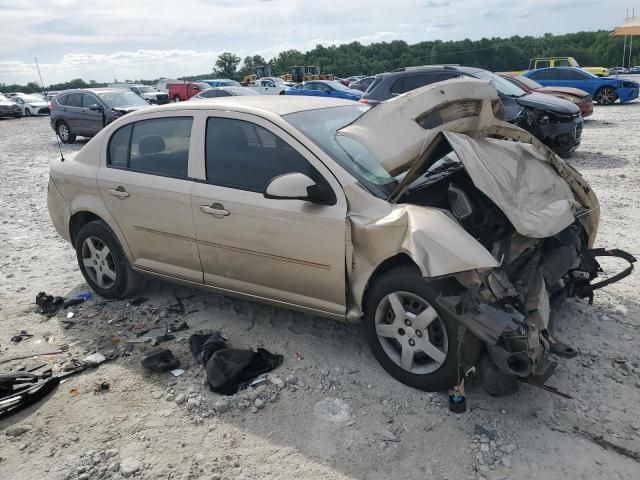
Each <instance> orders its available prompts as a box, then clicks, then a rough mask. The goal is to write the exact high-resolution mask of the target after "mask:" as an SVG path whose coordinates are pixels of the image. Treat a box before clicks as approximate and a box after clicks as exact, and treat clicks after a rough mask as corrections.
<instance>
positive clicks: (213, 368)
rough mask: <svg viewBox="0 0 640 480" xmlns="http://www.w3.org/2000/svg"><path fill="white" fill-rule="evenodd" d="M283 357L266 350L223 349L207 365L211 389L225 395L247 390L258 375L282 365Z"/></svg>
mask: <svg viewBox="0 0 640 480" xmlns="http://www.w3.org/2000/svg"><path fill="white" fill-rule="evenodd" d="M282 360H283V359H282V355H276V354H273V353H271V352H269V351H267V350H265V349H264V348H258V351H257V352H254V351H253V350H241V349H238V348H223V349H221V350H218V351H216V352H214V353H213V355H212V356H211V358H210V359H209V361H208V362H207V364H206V367H205V370H206V372H207V382H208V383H209V388H210V389H211V390H212V391H214V392H217V393H221V394H223V395H233V394H234V393H236V392H237V391H238V390H241V389H243V388H246V387H247V385H248V383H249V382H250V381H251V380H253V379H254V378H256V377H257V376H258V375H261V374H263V373H267V372H270V371H271V370H273V369H275V368H277V367H279V366H280V365H281V364H282Z"/></svg>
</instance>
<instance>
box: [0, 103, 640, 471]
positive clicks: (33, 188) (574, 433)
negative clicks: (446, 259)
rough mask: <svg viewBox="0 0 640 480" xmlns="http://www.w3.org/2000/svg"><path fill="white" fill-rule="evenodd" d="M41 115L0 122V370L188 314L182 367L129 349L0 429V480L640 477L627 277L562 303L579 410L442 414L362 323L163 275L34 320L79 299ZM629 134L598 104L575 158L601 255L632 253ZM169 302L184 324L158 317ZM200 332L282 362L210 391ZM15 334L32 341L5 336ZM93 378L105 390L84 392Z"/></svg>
mask: <svg viewBox="0 0 640 480" xmlns="http://www.w3.org/2000/svg"><path fill="white" fill-rule="evenodd" d="M48 122H49V121H48V119H47V118H24V119H20V120H13V119H11V120H0V222H1V228H0V245H1V247H0V322H2V329H1V331H0V362H1V361H2V359H4V358H8V357H10V356H14V355H20V354H32V353H43V352H47V351H52V350H57V349H58V348H59V347H60V346H61V345H67V346H68V352H66V353H63V354H59V355H54V356H49V357H42V356H41V357H40V359H44V360H45V361H48V362H50V363H51V365H52V366H53V367H54V368H56V369H57V368H62V367H64V365H66V364H68V363H69V361H70V360H71V359H73V358H82V357H84V356H85V355H86V354H90V353H93V352H95V351H97V350H100V351H102V352H107V351H109V350H111V349H116V350H118V351H122V350H123V346H124V344H125V341H126V340H131V339H136V335H135V333H134V331H135V329H136V328H140V326H141V325H142V326H145V325H146V326H155V325H157V324H162V323H163V322H164V321H174V320H176V321H177V320H180V321H181V320H186V321H187V322H188V324H189V326H190V329H189V330H186V331H182V332H179V333H177V334H176V336H177V338H176V339H175V340H172V341H169V342H167V343H165V344H163V346H166V347H168V348H171V349H172V350H173V352H174V353H175V354H176V356H177V357H178V358H179V359H180V360H181V362H182V367H183V368H184V369H185V370H186V373H184V374H183V375H181V376H179V377H177V378H173V377H172V376H171V375H170V374H168V373H167V374H150V373H148V372H146V371H144V370H143V369H142V367H141V366H140V357H141V354H142V353H143V352H144V351H146V350H148V349H150V348H151V347H150V346H148V344H145V343H136V344H133V345H134V349H133V351H132V352H131V355H129V356H126V355H124V354H123V355H121V356H120V357H119V358H117V359H116V360H113V361H111V362H108V363H104V364H102V365H101V366H99V367H98V368H96V369H92V370H89V371H86V372H84V373H82V374H79V375H76V376H74V377H70V378H69V379H68V380H67V381H66V382H65V383H63V384H61V385H60V386H59V388H58V389H57V390H56V391H55V392H54V393H53V394H52V395H50V396H49V397H48V398H47V399H46V400H44V401H42V402H40V403H39V404H38V405H37V406H35V407H32V408H30V409H28V410H26V411H24V412H21V413H20V414H18V415H15V416H14V417H12V418H10V419H6V420H3V421H1V422H0V471H1V472H2V473H1V474H0V476H1V477H2V478H3V479H7V480H13V479H42V478H47V479H67V478H69V479H120V478H125V477H128V478H131V477H133V478H139V479H249V478H252V479H291V478H305V479H306V478H311V479H326V478H332V479H334V478H335V479H356V478H357V479H360V478H367V479H389V478H403V479H404V478H406V479H413V478H416V479H417V478H420V479H445V478H448V479H477V478H487V479H496V480H497V479H507V478H508V479H529V478H545V479H556V478H557V479H563V480H573V479H593V478H598V479H637V478H640V463H639V462H640V420H639V419H638V413H637V410H636V408H637V407H638V405H640V350H639V349H638V339H639V338H640V321H638V316H639V314H640V304H639V302H638V293H639V292H640V284H639V283H640V280H639V278H640V277H639V276H638V274H637V273H636V274H634V275H632V276H631V277H630V278H627V279H625V280H624V281H622V282H620V283H618V284H615V285H612V286H609V287H607V288H605V289H603V290H601V291H599V292H598V294H597V296H596V299H595V302H594V305H592V306H589V305H588V304H587V302H586V301H575V300H571V301H567V302H565V303H564V304H562V305H561V306H560V308H559V309H558V310H557V311H556V313H555V316H554V319H553V321H554V334H555V335H556V336H557V337H558V338H560V339H562V340H563V341H565V342H566V343H569V344H570V345H572V346H574V347H575V348H576V349H577V350H579V352H580V353H579V356H578V357H577V358H574V359H572V360H560V366H559V368H558V370H557V373H556V375H555V376H554V377H553V378H552V379H551V380H550V381H549V384H550V385H553V386H555V387H557V388H558V389H559V390H561V391H564V392H567V393H569V394H571V395H572V396H573V399H572V400H568V399H564V398H562V397H560V396H557V395H554V394H551V393H548V392H545V391H543V390H540V389H537V388H534V387H530V386H527V385H523V386H522V387H521V389H520V392H519V393H518V394H516V395H514V396H512V397H509V398H500V399H494V398H490V397H488V396H487V395H486V394H485V393H484V391H483V390H482V388H481V387H480V386H479V385H477V384H475V385H474V384H473V382H472V384H471V385H469V386H468V388H467V394H468V402H469V407H470V411H468V412H467V413H465V414H462V415H455V414H452V413H450V412H449V411H448V408H447V403H446V396H445V395H444V394H429V393H424V392H420V391H417V390H413V389H411V388H408V387H405V386H403V385H401V384H399V383H397V382H396V381H394V380H393V379H391V378H390V377H389V376H387V375H386V374H385V373H384V372H383V371H382V369H381V368H380V367H379V366H378V365H377V364H376V362H375V360H374V359H373V357H372V356H371V354H370V353H369V351H368V348H367V346H366V342H365V339H364V333H363V330H362V329H361V327H360V326H359V325H347V324H342V323H338V322H332V321H328V320H324V319H319V318H314V317H309V316H305V315H302V314H298V313H293V312H290V311H286V310H280V309H275V308H271V307H266V306H260V305H257V304H253V303H249V302H244V301H238V300H233V299H230V298H227V297H222V296H218V295H213V294H209V293H203V292H201V291H198V290H192V289H187V288H182V287H176V286H173V285H170V284H166V283H161V282H157V281H149V282H147V284H146V285H145V286H144V287H143V288H142V289H141V290H140V291H139V292H138V295H143V296H144V297H146V298H147V299H148V300H147V301H146V302H144V303H142V304H141V305H138V306H133V305H131V304H129V303H128V302H127V301H122V302H108V303H105V302H100V301H99V300H100V299H95V298H94V299H93V300H91V301H89V302H87V303H85V304H83V305H80V306H78V307H73V308H72V309H71V310H72V311H73V312H74V313H75V317H74V320H75V321H76V322H77V323H76V324H75V325H74V326H72V327H71V328H69V329H66V330H65V329H64V326H65V325H64V323H63V322H62V320H64V319H65V316H66V312H63V313H61V314H59V315H58V316H57V317H53V318H51V319H47V318H45V317H43V316H41V315H38V314H36V313H34V299H35V296H36V294H37V293H38V292H40V291H46V292H47V293H51V294H54V295H62V296H65V297H71V296H75V295H76V293H78V292H80V291H85V290H86V288H87V287H86V285H85V283H84V281H83V278H82V276H81V274H80V272H79V270H78V267H77V266H76V262H75V255H74V252H73V251H72V249H71V247H70V245H68V244H66V243H65V242H64V241H63V240H61V239H60V238H59V237H58V236H57V234H56V232H55V231H54V229H53V227H52V225H51V223H50V220H49V216H48V213H47V207H46V188H47V187H46V185H47V175H48V162H49V161H50V160H52V159H55V158H56V157H57V156H58V155H59V153H58V151H57V150H58V146H57V143H56V141H55V137H54V135H53V132H52V130H51V129H50V128H49V124H48ZM639 129H640V103H638V102H634V103H631V104H628V105H615V106H613V107H596V112H595V114H594V115H593V117H592V118H591V119H588V120H587V121H586V124H585V130H584V137H583V138H584V139H583V144H582V146H581V147H580V149H579V151H578V152H577V153H576V154H575V155H574V156H573V157H572V158H571V160H570V163H572V164H573V165H574V166H575V167H576V168H577V169H579V170H580V171H581V172H582V173H583V174H584V175H585V176H586V178H587V179H588V181H589V182H590V183H591V185H592V186H593V188H594V190H595V191H596V193H597V194H598V196H599V198H600V201H601V205H602V219H601V227H600V234H599V239H598V241H597V245H598V246H605V247H619V248H623V249H626V250H628V251H630V252H632V253H635V254H638V253H639V252H638V236H639V235H640V234H639V233H638V229H637V222H638V219H640V200H639V198H640V195H639V194H640V173H638V172H639V168H638V167H639V166H640V156H639V152H640V136H638V135H637V132H638V131H639ZM82 145H83V143H79V144H77V145H71V146H63V149H64V150H65V151H67V152H70V151H75V150H78V149H80V148H82ZM619 266H620V264H614V263H611V264H609V263H607V264H606V265H605V267H609V268H607V270H608V271H613V270H614V269H615V268H618V267H619ZM174 297H179V298H180V299H182V301H183V303H184V305H185V309H186V312H189V313H185V314H180V313H176V312H175V311H174V310H175V309H173V308H171V305H173V304H175V303H176V300H175V298H174ZM197 329H219V330H221V331H223V332H224V333H225V335H226V336H228V337H229V338H230V339H231V342H232V343H233V345H234V346H237V347H240V348H251V347H257V346H263V347H265V348H267V349H268V350H270V351H272V352H275V353H281V354H282V355H284V358H285V361H284V364H283V365H282V366H281V367H280V368H279V369H277V370H276V371H274V372H273V373H272V375H271V376H270V379H269V381H268V382H266V383H265V384H263V385H261V386H259V387H258V388H250V389H248V390H247V391H245V392H244V393H243V394H241V395H239V396H235V397H230V398H228V397H221V396H219V395H217V394H214V393H212V392H210V391H209V390H208V389H207V388H206V386H205V385H203V374H202V372H200V371H199V370H198V368H196V366H194V365H193V361H192V359H191V356H190V354H189V352H188V346H187V344H186V341H185V340H186V338H188V336H189V335H190V334H191V333H192V332H193V331H195V330H197ZM21 330H27V331H28V332H29V333H31V334H33V337H31V338H30V339H27V340H25V341H23V342H21V343H19V344H14V343H12V342H11V341H10V338H11V337H12V336H13V335H15V334H16V333H18V332H19V331H21ZM30 361H31V360H23V361H20V362H13V363H8V364H5V365H3V367H2V368H3V370H7V369H8V368H14V367H15V366H17V364H19V363H27V364H28V363H29V362H30ZM102 382H107V383H108V384H109V389H108V390H106V391H99V392H96V387H97V386H99V385H100V384H101V383H102Z"/></svg>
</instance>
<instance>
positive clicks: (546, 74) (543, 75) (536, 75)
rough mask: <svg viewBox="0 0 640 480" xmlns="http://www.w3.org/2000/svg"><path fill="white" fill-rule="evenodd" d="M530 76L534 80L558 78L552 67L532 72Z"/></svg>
mask: <svg viewBox="0 0 640 480" xmlns="http://www.w3.org/2000/svg"><path fill="white" fill-rule="evenodd" d="M529 78H533V79H534V80H557V79H558V78H557V76H556V71H555V70H552V69H549V70H542V71H537V72H532V73H531V75H530V76H529Z"/></svg>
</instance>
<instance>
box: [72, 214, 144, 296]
mask: <svg viewBox="0 0 640 480" xmlns="http://www.w3.org/2000/svg"><path fill="white" fill-rule="evenodd" d="M75 246H76V256H77V259H78V265H79V266H80V271H81V272H82V275H83V276H84V278H85V280H86V281H87V283H88V284H89V286H90V287H91V288H92V289H93V290H94V291H95V292H96V293H97V294H98V295H100V296H101V297H103V298H108V299H120V298H124V297H127V296H128V295H130V294H131V293H132V292H133V291H134V290H135V288H136V287H137V286H138V283H139V275H138V274H137V273H135V272H134V271H133V270H132V269H131V266H130V265H129V261H128V260H127V256H126V255H125V253H124V250H122V245H120V242H119V241H118V237H116V235H115V234H114V233H113V231H112V230H111V229H110V228H109V226H108V225H107V224H106V223H104V222H103V221H102V220H96V221H93V222H89V223H87V224H86V225H84V226H83V227H82V228H81V229H80V231H79V232H78V235H77V236H76V238H75Z"/></svg>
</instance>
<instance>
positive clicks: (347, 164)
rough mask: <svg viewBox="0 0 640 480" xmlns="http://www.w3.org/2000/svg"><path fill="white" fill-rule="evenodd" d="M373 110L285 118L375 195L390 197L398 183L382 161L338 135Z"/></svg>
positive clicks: (314, 112) (312, 112)
mask: <svg viewBox="0 0 640 480" xmlns="http://www.w3.org/2000/svg"><path fill="white" fill-rule="evenodd" d="M369 108H370V107H367V106H364V105H353V106H351V105H348V106H344V107H330V108H322V109H316V110H305V111H303V112H297V113H290V114H288V115H283V118H284V119H285V120H286V121H287V122H288V123H290V124H291V125H292V126H294V127H295V128H297V129H298V130H300V131H301V132H302V133H304V134H305V135H306V136H307V137H308V138H309V139H310V140H311V141H313V143H315V144H316V145H317V146H318V147H320V148H321V149H322V150H323V151H324V152H325V153H326V154H327V155H329V156H330V157H331V158H333V159H334V160H335V161H336V162H337V163H338V164H340V166H342V167H343V168H344V169H345V170H347V171H348V172H349V173H350V174H351V175H353V176H354V177H355V178H356V179H357V180H358V181H359V182H360V183H361V184H362V185H364V186H365V188H367V189H368V190H369V191H370V192H371V193H373V194H374V195H375V196H377V197H379V198H384V199H386V198H388V197H389V196H390V195H391V194H392V193H393V191H394V190H395V188H396V186H397V185H398V181H397V180H396V179H395V178H394V177H392V176H391V175H389V173H387V171H386V170H385V169H384V168H383V167H382V165H380V162H378V159H377V158H376V157H375V156H374V155H373V154H372V153H371V152H370V151H369V150H368V149H367V148H366V147H365V146H364V145H362V144H361V143H360V142H358V141H357V140H354V139H353V138H350V137H346V136H343V135H337V131H338V130H340V129H341V128H342V127H344V126H346V125H349V124H350V123H352V122H353V121H354V120H356V119H357V118H358V117H360V116H361V115H362V114H363V113H364V112H366V111H367V110H368V109H369Z"/></svg>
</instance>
